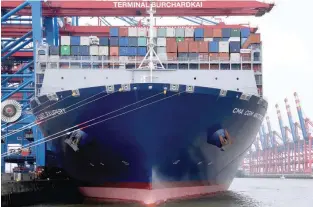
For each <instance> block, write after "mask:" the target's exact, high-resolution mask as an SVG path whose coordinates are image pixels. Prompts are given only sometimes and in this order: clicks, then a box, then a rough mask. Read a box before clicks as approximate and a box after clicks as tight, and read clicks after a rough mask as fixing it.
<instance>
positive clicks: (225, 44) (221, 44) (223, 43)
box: [219, 41, 229, 52]
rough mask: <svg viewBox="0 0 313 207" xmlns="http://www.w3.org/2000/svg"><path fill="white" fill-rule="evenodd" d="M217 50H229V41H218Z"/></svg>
mask: <svg viewBox="0 0 313 207" xmlns="http://www.w3.org/2000/svg"><path fill="white" fill-rule="evenodd" d="M219 52H229V42H228V41H220V42H219Z"/></svg>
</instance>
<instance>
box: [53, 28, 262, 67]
mask: <svg viewBox="0 0 313 207" xmlns="http://www.w3.org/2000/svg"><path fill="white" fill-rule="evenodd" d="M154 33H155V35H156V38H155V40H154V41H155V43H156V45H157V46H156V52H157V54H158V55H159V56H160V58H161V59H163V60H166V59H169V60H177V59H198V58H201V59H203V58H205V57H210V59H211V60H216V59H219V60H222V61H229V60H231V62H240V60H241V59H242V60H243V61H250V60H251V53H250V52H248V53H247V51H246V50H245V49H248V47H249V46H251V45H254V44H260V36H259V34H254V33H250V29H248V28H242V29H236V28H233V29H232V28H209V27H205V28H157V29H156V28H155V29H154ZM147 36H148V30H147V28H145V27H141V28H137V27H112V28H110V33H109V36H104V37H98V38H99V41H98V42H96V43H93V44H91V42H90V40H89V37H88V36H80V37H79V36H62V37H61V41H60V42H61V48H60V50H59V49H58V48H57V47H52V48H50V55H62V56H69V55H71V56H107V57H110V56H124V57H135V56H141V57H142V56H145V54H146V52H147V43H148V41H149V40H148V39H147ZM242 49H243V50H242ZM253 57H255V58H257V59H259V57H258V55H253ZM124 59H125V58H124ZM126 59H127V58H126Z"/></svg>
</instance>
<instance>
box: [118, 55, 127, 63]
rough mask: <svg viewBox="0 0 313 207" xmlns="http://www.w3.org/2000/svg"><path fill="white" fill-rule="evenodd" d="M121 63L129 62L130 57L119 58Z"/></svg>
mask: <svg viewBox="0 0 313 207" xmlns="http://www.w3.org/2000/svg"><path fill="white" fill-rule="evenodd" d="M119 61H120V62H127V61H128V56H120V57H119Z"/></svg>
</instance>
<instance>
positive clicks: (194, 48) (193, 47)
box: [188, 41, 199, 52]
mask: <svg viewBox="0 0 313 207" xmlns="http://www.w3.org/2000/svg"><path fill="white" fill-rule="evenodd" d="M188 48H189V52H199V45H198V42H195V41H193V42H191V41H190V42H189V45H188Z"/></svg>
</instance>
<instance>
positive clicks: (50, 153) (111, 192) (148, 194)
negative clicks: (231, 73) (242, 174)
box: [31, 83, 267, 203]
mask: <svg viewBox="0 0 313 207" xmlns="http://www.w3.org/2000/svg"><path fill="white" fill-rule="evenodd" d="M170 88H171V86H170V85H169V84H158V83H153V84H131V85H130V86H129V88H127V90H125V88H124V89H123V90H121V85H115V86H114V92H112V91H110V92H108V91H106V88H105V87H104V86H101V87H93V88H83V89H79V96H72V91H62V92H57V96H58V97H59V100H58V101H53V100H49V99H48V98H47V96H41V97H38V99H39V101H40V102H41V103H42V104H40V105H38V104H37V103H36V102H35V101H32V102H31V106H32V108H33V112H34V114H35V115H36V117H37V122H38V123H39V126H40V128H41V131H42V132H43V134H44V136H45V137H47V139H50V138H53V137H57V138H54V139H53V140H51V141H49V142H46V149H47V153H46V154H47V155H46V165H47V167H48V168H59V169H63V170H65V171H66V172H67V173H68V174H69V175H70V176H71V177H72V178H73V179H75V180H77V181H80V185H81V187H82V188H81V190H82V192H83V193H84V194H85V195H86V196H88V197H94V198H108V199H122V200H135V201H141V202H145V203H154V202H157V201H160V200H167V199H172V198H180V197H187V196H195V195H202V194H206V193H213V192H217V191H223V190H227V188H228V187H229V185H230V184H231V182H232V180H233V178H234V177H235V175H236V172H237V168H238V166H239V164H240V162H241V161H242V159H243V156H244V153H245V152H246V151H247V150H248V149H249V147H250V146H251V144H252V143H253V141H254V140H255V136H256V134H257V132H258V129H259V127H260V125H261V123H262V119H263V116H264V115H265V113H266V110H267V103H266V102H265V101H264V100H260V98H259V97H256V96H251V98H250V99H249V100H242V99H240V96H241V93H240V92H234V91H228V92H227V95H226V96H224V97H223V96H220V90H219V89H213V88H206V87H194V88H193V91H191V92H186V86H184V85H180V87H179V89H178V91H175V90H170ZM112 89H113V88H112ZM128 89H130V90H128ZM99 116H100V118H98V119H97V117H99ZM89 120H91V121H89ZM219 129H226V130H227V131H228V132H229V134H230V137H231V144H229V145H227V146H226V147H225V150H224V151H223V150H221V149H220V147H221V146H220V144H221V143H220V141H219V139H218V137H217V136H216V135H215V134H214V133H215V132H216V131H217V130H219ZM73 131H75V132H76V133H75V134H71V133H70V132H73ZM58 132H60V133H59V134H56V135H54V134H55V133H58ZM65 133H68V134H67V135H64V134H65ZM71 141H73V142H71ZM130 194H131V196H130Z"/></svg>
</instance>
